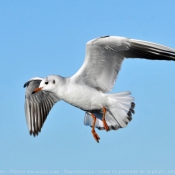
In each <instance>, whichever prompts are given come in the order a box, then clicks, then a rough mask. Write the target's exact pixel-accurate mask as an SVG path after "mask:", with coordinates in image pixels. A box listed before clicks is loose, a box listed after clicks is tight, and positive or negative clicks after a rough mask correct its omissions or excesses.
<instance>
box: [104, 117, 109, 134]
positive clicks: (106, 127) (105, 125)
mask: <svg viewBox="0 0 175 175" xmlns="http://www.w3.org/2000/svg"><path fill="white" fill-rule="evenodd" d="M102 122H103V126H104V128H105V130H106V131H107V132H108V131H109V127H108V125H107V123H106V120H105V119H102Z"/></svg>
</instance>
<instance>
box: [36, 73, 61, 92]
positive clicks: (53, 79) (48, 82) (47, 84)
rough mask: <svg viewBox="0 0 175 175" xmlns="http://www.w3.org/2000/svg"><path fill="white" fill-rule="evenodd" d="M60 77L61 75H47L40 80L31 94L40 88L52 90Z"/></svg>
mask: <svg viewBox="0 0 175 175" xmlns="http://www.w3.org/2000/svg"><path fill="white" fill-rule="evenodd" d="M60 78H61V77H59V76H57V75H50V76H47V77H46V78H44V79H43V80H42V81H41V83H40V85H39V87H38V88H36V89H35V90H34V91H33V94H34V93H35V92H39V91H41V90H44V91H50V92H52V91H53V90H54V89H55V88H56V87H57V85H58V81H59V79H60Z"/></svg>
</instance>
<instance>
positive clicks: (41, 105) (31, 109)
mask: <svg viewBox="0 0 175 175" xmlns="http://www.w3.org/2000/svg"><path fill="white" fill-rule="evenodd" d="M41 81H42V78H39V77H36V78H32V79H31V80H29V81H28V82H26V83H25V84H24V87H26V93H25V116H26V121H27V126H28V129H29V132H30V134H31V135H32V134H33V135H34V136H35V135H38V133H39V132H40V131H41V128H42V126H43V124H44V122H45V120H46V118H47V116H48V114H49V112H50V110H51V108H52V107H53V105H54V104H55V103H56V102H57V101H58V100H59V99H58V98H56V97H55V96H54V94H53V93H51V92H48V91H39V92H37V93H34V94H32V92H33V91H34V90H35V89H36V88H38V87H39V85H40V82H41Z"/></svg>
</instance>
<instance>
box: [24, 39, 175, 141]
mask: <svg viewBox="0 0 175 175" xmlns="http://www.w3.org/2000/svg"><path fill="white" fill-rule="evenodd" d="M124 58H145V59H149V60H169V61H170V60H171V61H175V50H174V49H171V48H169V47H166V46H162V45H159V44H155V43H151V42H146V41H140V40H135V39H129V38H124V37H116V36H105V37H100V38H96V39H93V40H91V41H89V42H88V43H87V45H86V57H85V61H84V64H83V65H82V67H81V68H80V69H79V70H78V72H77V73H76V74H75V75H73V76H72V77H69V78H64V77H61V76H59V75H51V76H48V77H46V78H39V77H35V78H32V79H30V80H29V81H28V82H27V83H25V85H24V87H26V96H25V115H26V120H27V124H28V129H29V132H30V134H33V135H34V136H35V135H37V134H38V133H39V132H40V131H41V128H42V126H43V123H44V121H45V119H46V117H47V116H48V113H49V111H50V110H51V108H52V107H53V105H54V104H55V103H56V102H57V101H59V100H64V101H66V102H67V103H69V104H71V105H73V106H75V107H78V108H80V109H82V110H84V111H85V118H84V124H85V125H89V126H92V134H93V136H94V138H95V140H96V141H99V139H100V138H99V136H98V135H97V133H96V132H95V130H94V127H96V128H98V129H100V130H101V129H105V130H107V131H108V130H117V129H118V128H122V127H125V126H126V125H127V124H128V123H129V122H130V121H131V119H132V114H133V113H134V107H135V104H134V98H133V97H132V96H131V93H130V92H121V93H115V94H106V92H108V91H110V90H111V89H112V88H113V86H114V83H115V81H116V78H117V76H118V72H119V71H120V68H121V64H122V62H123V60H124Z"/></svg>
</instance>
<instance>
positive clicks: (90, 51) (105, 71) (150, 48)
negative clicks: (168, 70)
mask: <svg viewBox="0 0 175 175" xmlns="http://www.w3.org/2000/svg"><path fill="white" fill-rule="evenodd" d="M124 58H145V59H150V60H173V61H175V50H174V49H171V48H168V47H165V46H162V45H159V44H155V43H151V42H146V41H140V40H135V39H128V38H124V37H116V36H106V37H101V38H97V39H94V40H91V41H89V42H88V43H87V45H86V58H85V61H84V64H83V65H82V67H81V68H80V69H79V70H78V72H77V73H76V74H75V75H73V77H72V78H73V80H74V81H75V82H78V83H82V84H86V85H88V86H91V87H93V88H96V89H98V90H101V91H103V92H107V91H110V90H111V89H112V87H113V86H114V83H115V80H116V78H117V75H118V72H119V71H120V68H121V64H122V62H123V60H124Z"/></svg>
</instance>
